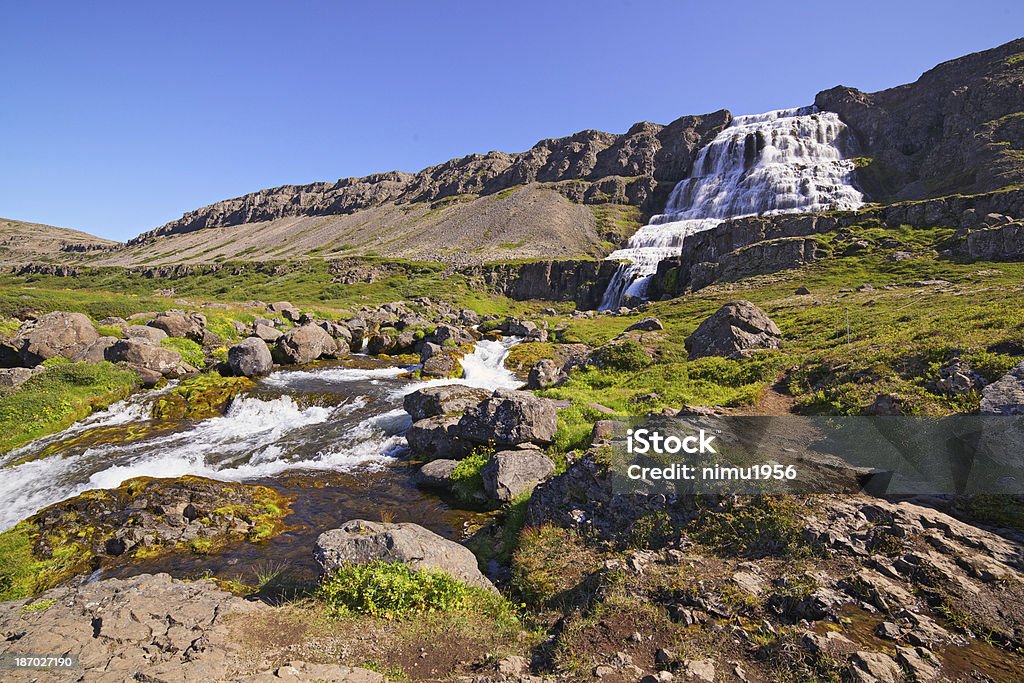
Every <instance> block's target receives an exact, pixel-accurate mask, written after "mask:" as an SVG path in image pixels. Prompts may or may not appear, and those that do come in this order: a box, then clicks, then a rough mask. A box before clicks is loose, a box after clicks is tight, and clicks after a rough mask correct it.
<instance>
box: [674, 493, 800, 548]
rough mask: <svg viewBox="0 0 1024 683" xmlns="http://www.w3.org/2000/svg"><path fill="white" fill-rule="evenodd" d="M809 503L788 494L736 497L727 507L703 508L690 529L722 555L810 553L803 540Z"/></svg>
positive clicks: (694, 534) (694, 535) (693, 534)
mask: <svg viewBox="0 0 1024 683" xmlns="http://www.w3.org/2000/svg"><path fill="white" fill-rule="evenodd" d="M809 504H810V503H809V502H807V501H801V500H798V499H796V498H793V497H790V496H768V495H766V496H753V497H750V498H744V499H739V500H737V501H734V502H733V503H732V505H731V506H730V507H729V509H727V510H723V511H717V510H715V511H712V510H707V509H705V510H703V511H702V514H701V515H700V517H698V519H697V520H696V521H695V522H694V523H693V524H692V525H691V527H690V529H689V532H690V534H691V536H692V537H693V538H694V539H695V540H696V541H698V542H699V543H701V544H703V545H705V546H706V547H707V548H708V549H709V550H710V551H712V552H715V553H718V554H721V555H726V556H740V557H753V558H757V557H766V556H771V557H789V558H792V557H797V556H799V555H801V554H806V553H807V552H809V548H808V547H807V546H806V544H805V543H804V542H803V540H802V534H803V528H804V525H803V519H804V517H805V516H806V514H807V506H808V505H809Z"/></svg>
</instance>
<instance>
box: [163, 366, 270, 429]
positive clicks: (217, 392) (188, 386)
mask: <svg viewBox="0 0 1024 683" xmlns="http://www.w3.org/2000/svg"><path fill="white" fill-rule="evenodd" d="M255 386H256V384H255V383H254V382H253V381H252V380H251V379H249V378H247V377H222V376H220V375H218V374H216V373H209V374H205V375H199V376H198V377H194V378H192V379H190V380H187V381H185V382H182V383H181V385H180V386H178V387H175V388H174V390H173V391H170V392H168V393H167V395H166V396H164V397H162V398H161V399H160V400H158V401H157V402H156V403H155V404H154V405H153V417H154V418H156V419H158V420H183V419H191V420H202V419H205V418H208V417H216V416H218V415H222V414H223V413H224V411H225V410H226V409H227V406H228V404H229V403H230V402H231V399H233V398H234V397H235V396H237V395H238V394H240V393H242V392H243V391H248V390H250V389H252V388H253V387H255Z"/></svg>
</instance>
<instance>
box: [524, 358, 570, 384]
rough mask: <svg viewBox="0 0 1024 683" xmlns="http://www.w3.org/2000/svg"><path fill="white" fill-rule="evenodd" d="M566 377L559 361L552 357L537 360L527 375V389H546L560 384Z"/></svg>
mask: <svg viewBox="0 0 1024 683" xmlns="http://www.w3.org/2000/svg"><path fill="white" fill-rule="evenodd" d="M563 379H565V374H564V373H563V372H562V368H560V367H559V366H558V363H556V362H555V361H553V360H551V359H550V358H544V359H543V360H539V361H537V364H536V365H534V366H533V367H532V368H530V374H529V375H527V376H526V388H527V389H544V388H545V387H550V386H553V385H555V384H558V383H559V382H561V381H562V380H563Z"/></svg>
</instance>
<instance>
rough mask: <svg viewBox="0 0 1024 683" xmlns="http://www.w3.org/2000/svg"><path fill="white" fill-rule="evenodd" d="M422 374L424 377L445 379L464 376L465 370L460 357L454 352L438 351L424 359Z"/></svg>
mask: <svg viewBox="0 0 1024 683" xmlns="http://www.w3.org/2000/svg"><path fill="white" fill-rule="evenodd" d="M420 374H421V375H422V376H423V377H437V378H441V379H445V378H449V377H462V374H463V370H462V364H461V363H460V362H459V357H458V356H456V355H455V354H454V353H438V354H434V355H433V356H431V357H430V358H428V359H427V360H425V361H423V366H422V368H421V369H420Z"/></svg>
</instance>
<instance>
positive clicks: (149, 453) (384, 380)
mask: <svg viewBox="0 0 1024 683" xmlns="http://www.w3.org/2000/svg"><path fill="white" fill-rule="evenodd" d="M517 341H518V340H517V339H514V338H509V339H506V340H504V341H501V342H497V341H481V342H478V343H477V344H476V347H475V349H474V351H473V353H472V354H470V355H468V356H466V357H465V358H464V359H463V362H462V365H463V368H464V370H465V376H464V377H463V379H460V380H431V381H414V380H409V379H404V378H401V377H399V375H401V374H403V373H405V372H406V371H407V370H408V369H409V368H407V367H394V366H387V365H383V364H382V363H380V362H376V361H374V360H373V359H369V358H366V359H365V362H363V363H361V365H363V366H365V367H340V366H327V367H320V368H315V369H302V370H280V371H278V372H275V373H274V374H272V375H270V376H269V377H266V378H265V379H263V380H261V381H260V382H259V384H258V387H257V389H256V390H255V391H253V392H250V393H248V394H245V395H241V396H238V397H236V398H235V399H234V400H233V401H232V402H231V405H230V406H229V408H228V410H227V411H226V413H225V414H224V415H223V416H221V417H214V418H210V419H206V420H200V421H181V422H171V423H167V422H164V423H156V422H155V421H153V420H151V419H150V418H149V406H150V405H151V402H152V401H153V398H154V393H153V392H149V393H141V394H137V395H136V396H133V397H131V398H129V399H127V400H125V401H121V402H120V403H117V404H115V405H113V406H111V407H110V408H108V409H107V410H104V411H101V412H98V413H95V414H94V415H92V416H91V417H89V418H88V419H86V420H83V421H82V422H79V423H76V424H75V425H73V426H71V427H70V428H68V429H66V430H65V431H63V432H61V433H59V434H55V435H52V436H49V437H45V438H42V439H39V440H37V441H34V442H32V443H30V444H28V445H26V446H23V447H21V448H18V449H16V450H14V451H11V452H10V453H7V454H6V455H3V456H0V468H4V467H5V466H6V465H8V464H10V463H20V464H15V465H13V466H9V467H7V468H6V469H2V470H0V471H2V473H3V474H2V476H0V530H3V529H7V528H10V527H11V526H13V525H14V524H16V523H17V522H18V521H20V520H22V519H24V518H26V517H28V516H30V515H32V514H34V513H35V512H37V511H38V510H40V509H41V508H43V507H45V506H47V505H51V504H53V503H56V502H58V501H61V500H64V499H66V498H69V497H71V496H75V495H78V494H80V493H82V492H83V491H86V490H89V489H96V488H112V487H116V486H118V485H119V484H121V483H122V482H124V481H126V480H127V479H131V478H132V477H139V476H148V477H179V476H182V475H186V474H194V475H198V476H203V477H209V478H211V479H221V480H228V481H261V482H266V481H267V480H270V481H273V480H274V478H277V477H281V476H283V475H285V474H288V475H294V474H295V473H297V472H302V473H310V472H316V471H320V472H327V473H333V474H337V473H343V474H346V475H349V477H350V482H357V480H358V476H359V475H360V474H361V473H362V474H373V473H380V472H383V471H386V470H388V469H389V468H392V467H393V466H395V465H397V464H398V462H397V460H396V457H395V456H396V455H397V454H399V452H400V451H401V450H402V449H403V448H404V447H405V437H404V434H405V431H406V430H407V429H408V427H409V425H410V420H409V416H408V415H407V414H406V412H405V411H404V410H403V409H402V398H403V397H404V396H405V395H406V394H408V393H410V392H412V391H415V390H417V389H419V388H422V387H424V386H431V385H438V384H451V383H460V384H468V385H472V386H478V387H483V388H498V387H510V388H511V387H517V386H519V385H520V384H521V383H520V382H519V381H518V380H517V379H516V378H515V376H514V375H513V374H512V373H511V372H509V371H508V370H506V369H505V367H504V360H505V357H506V356H507V355H508V349H509V347H511V346H512V345H513V344H515V343H516V342H517ZM165 391H166V389H165ZM395 469H398V470H400V471H401V472H402V474H401V476H403V477H406V478H408V476H409V475H408V474H407V473H405V468H395ZM352 477H355V479H352ZM353 485H354V484H353ZM339 521H344V520H343V519H342V520H339Z"/></svg>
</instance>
